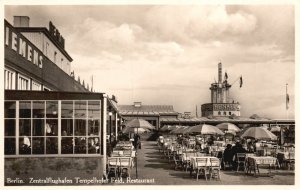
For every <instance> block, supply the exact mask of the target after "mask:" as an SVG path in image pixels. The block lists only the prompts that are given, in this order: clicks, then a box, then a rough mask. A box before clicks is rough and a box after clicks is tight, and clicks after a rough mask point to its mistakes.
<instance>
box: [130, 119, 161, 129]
mask: <svg viewBox="0 0 300 190" xmlns="http://www.w3.org/2000/svg"><path fill="white" fill-rule="evenodd" d="M125 125H126V127H131V128H144V129H150V130H151V129H155V128H154V127H153V125H151V124H150V123H149V122H148V121H146V120H144V119H132V120H130V121H128V123H126V124H125Z"/></svg>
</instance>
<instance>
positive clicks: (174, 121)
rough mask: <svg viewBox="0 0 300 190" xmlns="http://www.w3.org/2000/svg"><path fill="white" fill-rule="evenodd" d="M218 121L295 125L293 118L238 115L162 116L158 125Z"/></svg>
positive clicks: (216, 122)
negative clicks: (210, 116)
mask: <svg viewBox="0 0 300 190" xmlns="http://www.w3.org/2000/svg"><path fill="white" fill-rule="evenodd" d="M220 123H232V124H235V125H239V124H250V125H262V124H268V125H271V124H273V125H274V124H276V125H295V119H266V118H254V119H252V118H246V117H238V118H234V119H230V118H229V117H216V118H212V119H209V118H207V117H198V118H162V119H161V120H160V125H161V126H163V125H189V126H194V125H199V124H210V125H218V124H220Z"/></svg>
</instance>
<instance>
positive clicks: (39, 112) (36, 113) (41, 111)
mask: <svg viewBox="0 0 300 190" xmlns="http://www.w3.org/2000/svg"><path fill="white" fill-rule="evenodd" d="M32 115H33V118H44V117H45V102H44V101H35V102H33V103H32Z"/></svg>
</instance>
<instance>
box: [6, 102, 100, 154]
mask: <svg viewBox="0 0 300 190" xmlns="http://www.w3.org/2000/svg"><path fill="white" fill-rule="evenodd" d="M6 101H7V102H15V104H16V109H15V110H16V114H15V117H14V118H4V119H5V120H6V119H7V120H12V119H14V120H15V136H4V138H5V139H6V138H15V154H13V155H11V154H4V156H5V157H95V156H97V157H98V156H103V154H101V152H103V150H101V149H102V148H103V143H104V142H102V139H103V133H101V131H102V130H101V128H102V126H101V125H102V124H101V120H102V116H101V115H102V112H103V110H102V103H103V102H102V101H101V100H80V101H85V102H86V117H85V118H84V119H85V121H86V122H85V130H86V134H85V135H84V136H75V133H74V131H75V130H74V122H75V119H76V118H75V117H74V114H75V101H77V100H5V102H6ZM49 101H50V102H52V101H57V102H58V117H57V118H49V117H47V115H46V112H47V110H46V109H47V102H49ZM63 101H72V104H73V107H72V110H73V115H72V118H63V117H61V116H62V115H61V109H62V106H61V105H62V102H63ZM93 101H97V102H98V103H99V104H97V107H98V110H99V115H98V114H97V115H98V116H97V117H94V118H93V119H94V120H98V123H99V124H98V134H97V135H91V136H89V134H88V123H89V121H90V120H91V119H92V118H90V117H89V113H88V112H89V111H88V108H89V102H93ZM20 102H30V112H31V115H30V118H20V117H19V112H20V106H19V105H20ZM35 102H43V103H44V112H45V113H44V115H43V117H37V118H34V116H33V108H34V105H33V104H34V103H35ZM20 119H28V120H30V135H31V136H29V139H30V144H31V150H30V154H20V144H21V142H20V141H21V138H23V137H24V136H20V123H19V120H20ZM48 119H57V123H58V126H57V135H56V136H47V134H46V122H47V120H48ZM62 119H72V122H73V134H72V136H62V131H61V130H62V125H61V124H62ZM79 119H83V118H79ZM35 120H43V121H44V122H43V123H44V124H43V125H44V129H43V130H44V134H43V135H42V136H41V135H34V134H33V131H34V129H33V127H34V126H33V123H34V121H35ZM50 137H54V138H56V139H57V144H58V147H57V148H58V153H57V154H47V152H46V149H47V143H46V141H47V138H50ZM64 137H68V138H72V139H73V141H75V138H77V137H79V138H80V137H83V138H85V147H86V151H85V152H86V153H75V142H74V144H73V153H72V154H70V153H68V154H65V153H64V154H63V153H62V144H61V143H62V138H64ZM91 137H94V138H98V140H99V141H98V143H99V151H97V152H95V153H90V152H89V144H88V142H89V138H91ZM36 138H43V140H44V143H43V146H44V151H43V152H44V153H43V154H37V153H35V154H33V152H34V150H33V149H34V145H33V141H34V140H36Z"/></svg>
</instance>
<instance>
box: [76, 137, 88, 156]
mask: <svg viewBox="0 0 300 190" xmlns="http://www.w3.org/2000/svg"><path fill="white" fill-rule="evenodd" d="M75 154H86V138H85V137H76V138H75Z"/></svg>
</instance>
